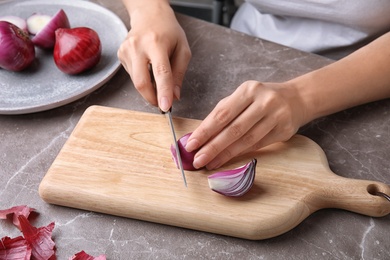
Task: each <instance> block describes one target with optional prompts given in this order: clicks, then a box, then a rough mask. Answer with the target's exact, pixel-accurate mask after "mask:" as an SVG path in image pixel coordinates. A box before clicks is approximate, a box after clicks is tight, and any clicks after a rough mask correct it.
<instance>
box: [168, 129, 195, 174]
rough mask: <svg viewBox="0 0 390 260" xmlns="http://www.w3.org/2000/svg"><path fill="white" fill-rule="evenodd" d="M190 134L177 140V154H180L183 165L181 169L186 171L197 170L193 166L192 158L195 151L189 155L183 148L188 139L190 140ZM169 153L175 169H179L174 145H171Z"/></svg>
mask: <svg viewBox="0 0 390 260" xmlns="http://www.w3.org/2000/svg"><path fill="white" fill-rule="evenodd" d="M191 134H192V133H188V134H185V135H183V136H182V137H180V138H179V140H177V144H178V146H179V152H180V156H181V162H182V163H183V169H184V170H187V171H195V170H197V169H196V168H195V167H194V165H193V162H194V156H195V154H196V152H197V151H193V152H190V153H189V152H187V151H186V149H185V147H186V145H187V141H188V138H190V136H191ZM171 153H172V159H173V160H174V162H175V163H176V166H177V168H179V165H178V162H177V154H176V149H175V145H173V144H172V145H171Z"/></svg>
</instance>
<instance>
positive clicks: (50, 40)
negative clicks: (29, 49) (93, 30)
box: [31, 9, 70, 49]
mask: <svg viewBox="0 0 390 260" xmlns="http://www.w3.org/2000/svg"><path fill="white" fill-rule="evenodd" d="M59 28H70V23H69V19H68V16H67V15H66V13H65V12H64V10H62V9H60V10H59V11H58V12H57V13H56V14H55V15H54V16H53V17H52V19H51V20H50V21H49V22H48V24H46V26H45V27H43V28H42V30H40V31H39V32H38V33H37V34H36V35H35V36H34V37H33V38H32V39H31V40H32V42H33V43H34V44H35V45H36V46H38V47H41V48H44V49H52V48H53V47H54V44H55V37H56V36H55V31H56V30H57V29H59Z"/></svg>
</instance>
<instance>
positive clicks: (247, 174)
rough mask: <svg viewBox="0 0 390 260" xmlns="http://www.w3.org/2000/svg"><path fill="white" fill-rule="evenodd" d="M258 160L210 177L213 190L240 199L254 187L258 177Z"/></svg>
mask: <svg viewBox="0 0 390 260" xmlns="http://www.w3.org/2000/svg"><path fill="white" fill-rule="evenodd" d="M256 164H257V160H256V159H252V160H251V161H250V162H248V163H247V164H245V165H243V166H241V167H238V168H236V169H232V170H226V171H221V172H216V173H214V174H212V175H210V176H208V182H209V187H210V189H211V190H213V191H215V192H217V193H220V194H222V195H224V196H228V197H240V196H243V195H244V194H245V193H247V192H248V191H249V190H250V189H251V188H252V186H253V183H254V180H255V176H256Z"/></svg>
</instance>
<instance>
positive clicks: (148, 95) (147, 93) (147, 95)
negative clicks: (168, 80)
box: [129, 58, 158, 106]
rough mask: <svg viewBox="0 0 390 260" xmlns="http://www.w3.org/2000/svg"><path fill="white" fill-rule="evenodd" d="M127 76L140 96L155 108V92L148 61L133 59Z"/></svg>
mask: <svg viewBox="0 0 390 260" xmlns="http://www.w3.org/2000/svg"><path fill="white" fill-rule="evenodd" d="M129 74H130V77H131V78H132V81H133V84H134V87H135V88H136V89H137V91H138V92H139V93H140V94H141V96H142V97H143V98H144V99H145V100H146V101H148V102H149V103H150V104H152V105H154V106H157V104H158V103H157V96H156V90H155V87H154V83H153V81H152V78H151V74H150V69H149V63H148V61H147V60H146V59H144V58H138V59H133V60H132V65H131V70H130V73H129Z"/></svg>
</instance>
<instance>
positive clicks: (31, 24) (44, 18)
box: [27, 13, 51, 35]
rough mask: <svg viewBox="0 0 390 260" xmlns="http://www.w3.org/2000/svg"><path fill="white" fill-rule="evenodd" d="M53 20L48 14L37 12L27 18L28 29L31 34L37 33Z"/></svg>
mask: <svg viewBox="0 0 390 260" xmlns="http://www.w3.org/2000/svg"><path fill="white" fill-rule="evenodd" d="M50 20H51V16H50V15H47V14H40V13H35V14H33V15H31V16H30V17H29V18H27V30H28V32H29V33H30V34H32V35H35V34H37V33H38V32H39V31H41V30H42V29H43V27H45V26H46V25H47V24H48V23H49V22H50Z"/></svg>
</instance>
